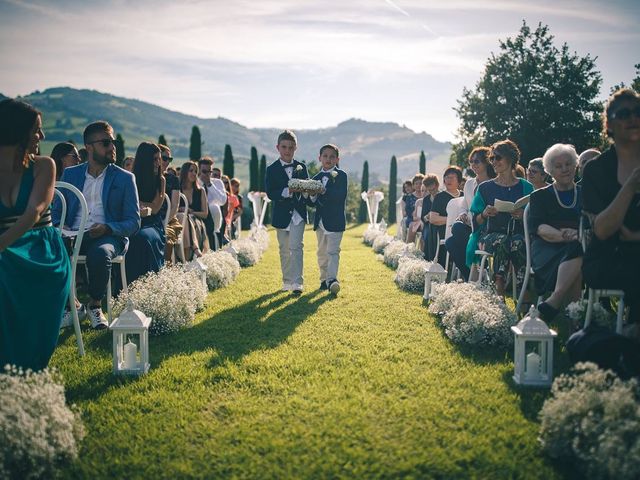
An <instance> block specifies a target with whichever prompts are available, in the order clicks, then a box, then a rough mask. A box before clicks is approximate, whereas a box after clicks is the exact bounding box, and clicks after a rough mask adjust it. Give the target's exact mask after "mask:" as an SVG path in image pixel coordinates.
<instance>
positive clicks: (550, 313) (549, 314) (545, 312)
mask: <svg viewBox="0 0 640 480" xmlns="http://www.w3.org/2000/svg"><path fill="white" fill-rule="evenodd" d="M538 312H539V313H540V318H541V319H542V320H544V321H545V322H546V323H549V322H551V321H553V319H554V318H556V317H557V316H558V314H559V313H560V310H558V309H557V308H554V307H552V306H551V305H549V304H548V303H547V302H542V303H541V304H540V305H538Z"/></svg>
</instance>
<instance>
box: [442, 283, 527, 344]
mask: <svg viewBox="0 0 640 480" xmlns="http://www.w3.org/2000/svg"><path fill="white" fill-rule="evenodd" d="M429 312H431V313H433V314H436V315H437V316H438V317H439V319H440V323H441V324H442V326H443V328H444V333H445V335H446V336H447V337H448V338H449V339H450V340H451V341H452V342H454V343H456V344H466V345H470V346H497V347H508V346H510V345H511V344H512V343H513V335H512V333H511V327H512V326H513V325H515V324H516V316H515V314H514V313H513V312H512V311H511V310H509V309H508V308H507V306H506V305H505V304H504V303H503V302H502V301H501V299H500V297H498V296H497V295H496V294H495V293H493V292H491V291H490V290H488V289H487V288H486V287H478V286H477V285H476V284H472V283H462V282H452V283H435V284H433V286H432V290H431V303H430V304H429Z"/></svg>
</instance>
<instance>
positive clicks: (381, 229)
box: [378, 218, 388, 233]
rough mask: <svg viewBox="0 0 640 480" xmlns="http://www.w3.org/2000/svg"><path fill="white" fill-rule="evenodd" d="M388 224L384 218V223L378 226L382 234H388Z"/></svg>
mask: <svg viewBox="0 0 640 480" xmlns="http://www.w3.org/2000/svg"><path fill="white" fill-rule="evenodd" d="M387 226H388V225H387V222H385V221H384V218H383V219H382V221H381V222H380V223H379V224H378V230H380V231H381V232H384V233H387Z"/></svg>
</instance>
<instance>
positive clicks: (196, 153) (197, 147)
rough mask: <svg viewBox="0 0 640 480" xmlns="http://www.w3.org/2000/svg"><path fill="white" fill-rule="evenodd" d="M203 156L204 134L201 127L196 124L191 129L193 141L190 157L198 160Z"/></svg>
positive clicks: (190, 146) (190, 147) (195, 160)
mask: <svg viewBox="0 0 640 480" xmlns="http://www.w3.org/2000/svg"><path fill="white" fill-rule="evenodd" d="M200 157H202V136H201V135H200V129H199V128H198V126H197V125H194V126H193V128H192V129H191V142H190V145H189V159H190V160H193V161H194V162H197V161H198V160H200Z"/></svg>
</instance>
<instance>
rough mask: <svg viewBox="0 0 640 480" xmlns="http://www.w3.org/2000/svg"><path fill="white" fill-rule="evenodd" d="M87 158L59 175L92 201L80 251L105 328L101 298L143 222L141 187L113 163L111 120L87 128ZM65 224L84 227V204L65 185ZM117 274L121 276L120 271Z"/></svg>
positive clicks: (95, 320)
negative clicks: (117, 262)
mask: <svg viewBox="0 0 640 480" xmlns="http://www.w3.org/2000/svg"><path fill="white" fill-rule="evenodd" d="M84 144H85V147H86V149H87V163H81V164H80V165H77V166H75V167H69V168H66V169H65V170H64V173H63V174H62V178H61V180H62V181H63V182H69V183H71V184H72V185H74V186H75V187H77V188H78V189H79V190H80V191H81V192H82V194H83V195H84V197H85V199H86V200H87V206H88V207H89V217H88V219H87V226H88V230H87V231H86V232H85V235H84V237H83V239H82V246H81V248H80V253H81V254H82V255H86V258H87V260H86V261H87V264H86V265H87V271H88V279H87V282H88V290H89V292H88V293H89V303H88V312H87V314H88V315H89V318H90V320H91V326H92V327H93V328H95V329H103V328H107V320H106V318H105V316H104V313H102V307H101V303H102V299H103V298H104V296H105V293H106V292H107V281H108V280H109V276H110V275H111V260H112V259H113V258H114V257H116V256H118V255H121V254H124V253H125V252H126V251H127V246H128V244H129V239H128V237H130V236H131V235H133V234H134V233H135V232H136V231H137V230H138V228H140V208H139V205H138V190H137V189H136V184H135V179H134V177H133V174H131V173H130V172H127V171H126V170H123V169H121V168H120V167H117V166H116V165H114V163H115V160H116V149H115V143H114V139H113V128H112V127H111V125H109V124H108V123H107V122H102V121H100V122H95V123H92V124H90V125H89V126H87V128H85V130H84ZM63 194H64V196H65V199H66V201H67V216H66V219H65V226H66V228H68V229H71V230H78V228H80V208H79V206H80V205H79V202H78V200H77V198H76V197H75V195H71V194H70V193H68V192H67V191H66V190H63ZM53 213H54V221H55V220H58V221H59V219H60V202H55V203H54V212H53ZM118 278H119V276H118Z"/></svg>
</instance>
